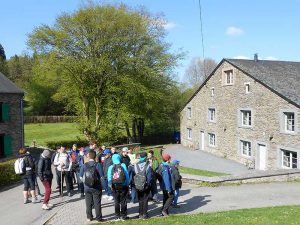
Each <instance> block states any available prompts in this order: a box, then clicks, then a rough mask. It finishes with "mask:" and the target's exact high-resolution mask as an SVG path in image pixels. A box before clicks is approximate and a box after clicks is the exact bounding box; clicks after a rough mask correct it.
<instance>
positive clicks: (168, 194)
mask: <svg viewBox="0 0 300 225" xmlns="http://www.w3.org/2000/svg"><path fill="white" fill-rule="evenodd" d="M162 159H163V162H162V163H161V165H160V166H159V168H158V173H159V174H160V175H161V177H162V182H161V183H160V185H161V189H162V190H163V208H162V212H161V214H162V215H163V216H168V215H169V208H170V206H171V204H172V202H173V200H174V190H175V181H174V179H173V175H172V171H171V169H170V160H171V156H170V155H169V154H166V153H163V154H162Z"/></svg>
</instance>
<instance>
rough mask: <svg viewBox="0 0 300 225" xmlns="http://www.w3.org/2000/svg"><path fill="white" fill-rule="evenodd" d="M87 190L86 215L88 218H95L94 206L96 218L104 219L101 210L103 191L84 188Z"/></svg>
mask: <svg viewBox="0 0 300 225" xmlns="http://www.w3.org/2000/svg"><path fill="white" fill-rule="evenodd" d="M84 192H85V205H86V217H87V218H88V219H93V214H92V208H93V206H94V208H95V212H96V217H95V220H101V219H102V211H101V197H102V191H100V190H97V189H93V188H88V189H87V190H84Z"/></svg>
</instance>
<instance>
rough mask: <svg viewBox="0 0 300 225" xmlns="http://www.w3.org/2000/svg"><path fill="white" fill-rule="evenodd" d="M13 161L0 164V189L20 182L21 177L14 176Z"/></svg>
mask: <svg viewBox="0 0 300 225" xmlns="http://www.w3.org/2000/svg"><path fill="white" fill-rule="evenodd" d="M15 161H16V160H15V159H12V160H9V161H6V162H1V163H0V174H1V175H0V187H3V186H6V185H9V184H13V183H16V182H17V181H19V180H21V176H20V175H17V174H15V169H14V163H15Z"/></svg>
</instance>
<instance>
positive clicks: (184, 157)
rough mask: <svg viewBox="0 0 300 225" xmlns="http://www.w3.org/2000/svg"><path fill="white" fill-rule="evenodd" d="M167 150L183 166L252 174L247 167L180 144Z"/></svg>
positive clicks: (168, 146)
mask: <svg viewBox="0 0 300 225" xmlns="http://www.w3.org/2000/svg"><path fill="white" fill-rule="evenodd" d="M165 148H166V150H165V152H168V153H169V154H170V155H171V156H172V159H178V160H180V161H181V165H182V166H186V167H191V168H196V169H202V170H208V171H214V172H222V173H228V174H233V175H236V174H243V173H249V172H251V170H248V169H247V168H246V166H244V165H242V164H240V163H237V162H235V161H232V160H229V159H224V158H220V157H217V156H215V155H212V154H210V153H207V152H204V151H200V150H190V149H189V148H187V147H183V146H182V145H180V144H174V145H166V146H165Z"/></svg>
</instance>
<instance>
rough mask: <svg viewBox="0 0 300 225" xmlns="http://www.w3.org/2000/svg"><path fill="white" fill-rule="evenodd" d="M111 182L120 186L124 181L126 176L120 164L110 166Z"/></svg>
mask: <svg viewBox="0 0 300 225" xmlns="http://www.w3.org/2000/svg"><path fill="white" fill-rule="evenodd" d="M111 180H112V184H114V185H117V186H120V185H122V184H124V183H125V181H126V177H125V172H124V168H123V167H122V166H121V163H120V164H115V165H114V166H113V168H112V179H111Z"/></svg>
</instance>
